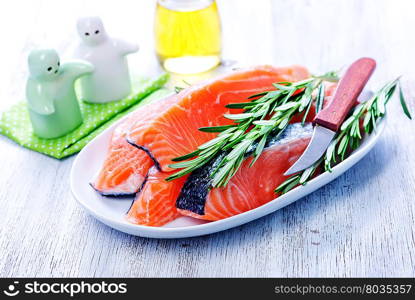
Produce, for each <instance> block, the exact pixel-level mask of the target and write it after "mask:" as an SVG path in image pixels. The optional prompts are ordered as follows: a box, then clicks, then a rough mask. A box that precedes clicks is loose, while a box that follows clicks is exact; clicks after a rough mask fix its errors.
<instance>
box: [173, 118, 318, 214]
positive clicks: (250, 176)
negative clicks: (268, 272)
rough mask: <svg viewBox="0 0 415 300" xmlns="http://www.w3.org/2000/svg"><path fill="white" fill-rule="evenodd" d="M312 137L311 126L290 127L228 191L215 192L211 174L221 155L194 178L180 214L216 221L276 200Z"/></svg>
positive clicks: (243, 170) (179, 203) (180, 205)
mask: <svg viewBox="0 0 415 300" xmlns="http://www.w3.org/2000/svg"><path fill="white" fill-rule="evenodd" d="M311 135H312V126H311V124H310V123H307V125H305V126H302V125H301V124H300V123H296V124H291V125H289V126H288V127H287V129H286V130H285V131H284V133H283V134H282V135H281V136H280V137H279V138H277V139H275V140H273V139H271V140H269V141H268V143H267V147H266V148H265V149H264V151H263V152H262V154H261V155H260V157H259V159H258V160H257V161H256V162H255V164H254V165H253V166H252V167H249V165H250V163H251V161H252V157H248V158H247V159H246V160H245V161H244V162H243V164H242V166H241V167H240V169H239V170H238V171H237V173H236V174H235V175H234V176H233V177H232V178H231V180H230V181H229V183H228V184H227V185H226V187H224V188H213V189H211V181H212V178H211V174H212V172H213V170H214V168H215V164H217V163H218V162H219V161H220V159H221V158H222V157H223V156H221V155H219V157H218V158H217V159H216V160H213V161H212V162H210V163H209V164H208V165H205V166H203V167H201V168H199V169H197V170H196V171H194V172H193V173H192V174H191V175H190V177H189V178H188V180H187V181H186V183H185V184H184V186H183V189H182V191H181V193H180V196H179V198H178V199H177V203H176V205H177V208H178V211H179V212H180V213H181V214H183V215H186V216H191V217H194V218H198V219H203V220H209V221H215V220H221V219H224V218H228V217H231V216H234V215H237V214H240V213H243V212H246V211H248V210H251V209H254V208H256V207H259V206H261V205H263V204H265V203H267V202H269V201H271V200H273V199H275V198H276V194H275V193H274V189H275V188H276V187H277V186H279V185H280V184H281V183H282V182H284V181H285V180H286V179H287V178H288V177H287V176H284V175H283V173H284V172H285V171H286V170H287V169H288V168H289V167H290V166H291V165H292V164H294V162H295V161H296V160H297V159H298V158H299V157H300V156H301V154H302V153H303V151H304V150H305V148H306V147H307V145H308V143H309V141H310V138H311ZM225 154H226V153H223V154H222V155H225Z"/></svg>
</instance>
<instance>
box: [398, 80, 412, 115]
mask: <svg viewBox="0 0 415 300" xmlns="http://www.w3.org/2000/svg"><path fill="white" fill-rule="evenodd" d="M399 101H400V102H401V106H402V109H403V112H404V113H405V115H406V116H407V117H408V118H409V119H410V120H412V116H411V113H410V112H409V109H408V106H407V105H406V101H405V97H404V96H403V93H402V87H401V85H399Z"/></svg>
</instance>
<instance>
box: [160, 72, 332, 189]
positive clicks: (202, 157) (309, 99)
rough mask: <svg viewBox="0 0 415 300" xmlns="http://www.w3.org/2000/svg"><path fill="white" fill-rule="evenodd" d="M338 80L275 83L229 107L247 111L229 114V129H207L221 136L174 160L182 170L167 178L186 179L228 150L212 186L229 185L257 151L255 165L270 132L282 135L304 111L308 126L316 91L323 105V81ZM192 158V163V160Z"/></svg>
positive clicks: (226, 127) (311, 79)
mask: <svg viewBox="0 0 415 300" xmlns="http://www.w3.org/2000/svg"><path fill="white" fill-rule="evenodd" d="M326 78H328V79H329V80H330V81H332V80H334V79H335V78H337V74H335V73H334V72H328V73H326V74H324V75H322V76H314V77H311V78H309V79H306V80H303V81H299V82H294V83H292V82H278V83H274V87H275V88H276V90H272V91H268V92H263V93H259V94H255V95H252V96H250V97H249V99H251V101H250V102H244V103H233V104H229V105H227V107H228V108H233V109H243V110H244V112H243V113H239V114H225V115H224V117H225V118H227V119H230V120H233V121H234V124H232V125H227V126H216V127H203V128H200V129H199V130H201V131H204V132H218V133H219V134H218V136H217V137H216V138H214V139H212V140H210V141H208V142H207V143H205V144H203V145H201V146H199V147H198V149H197V150H196V151H194V152H192V153H189V154H186V155H184V156H181V157H177V158H175V159H173V161H176V162H178V163H175V164H172V165H170V167H171V168H174V169H181V170H180V171H178V172H176V173H175V174H173V175H171V176H170V177H168V178H167V180H173V179H176V178H179V177H181V176H184V175H186V174H188V173H190V172H192V171H194V170H195V169H197V168H200V167H202V166H203V165H205V164H207V163H208V162H209V161H211V160H212V159H213V158H214V157H215V156H216V155H217V154H218V153H219V152H220V151H228V153H227V155H226V156H224V158H223V159H222V160H221V162H220V163H219V164H218V166H217V168H216V169H215V170H214V172H213V174H212V177H213V180H212V187H223V186H225V185H226V184H227V183H228V182H229V180H230V179H231V178H232V176H233V175H235V173H236V172H237V170H238V169H239V167H240V166H241V164H242V162H243V161H244V159H245V157H246V155H247V153H248V152H251V151H252V148H253V147H255V149H254V151H253V154H252V155H253V157H254V159H253V160H252V163H251V165H252V164H254V163H255V161H256V160H257V159H258V158H259V156H260V155H261V153H262V151H263V150H264V147H265V144H266V141H267V138H268V137H269V135H270V133H271V132H272V133H273V135H274V134H277V135H278V134H281V133H282V132H283V131H284V130H285V128H286V127H287V126H288V124H289V122H290V120H291V119H292V117H293V116H294V115H295V114H297V113H300V112H304V116H303V120H302V122H303V123H304V122H305V120H306V118H307V115H308V113H309V111H310V108H311V106H312V104H313V101H314V97H313V92H314V91H317V96H316V97H315V98H316V99H317V101H319V103H320V104H319V105H320V106H322V103H323V101H324V87H322V86H323V82H324V81H325V80H326ZM189 159H190V160H189Z"/></svg>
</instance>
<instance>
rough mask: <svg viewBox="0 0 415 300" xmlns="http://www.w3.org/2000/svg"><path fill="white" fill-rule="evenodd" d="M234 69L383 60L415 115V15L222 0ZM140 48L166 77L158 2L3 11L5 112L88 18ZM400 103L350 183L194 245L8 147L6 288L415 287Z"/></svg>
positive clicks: (4, 178)
mask: <svg viewBox="0 0 415 300" xmlns="http://www.w3.org/2000/svg"><path fill="white" fill-rule="evenodd" d="M218 1H219V6H220V9H221V15H222V20H223V32H224V58H225V59H232V60H237V61H238V62H239V63H241V64H256V63H271V64H275V65H287V64H293V63H297V64H304V65H306V66H307V67H309V68H310V70H312V71H313V72H315V73H318V72H320V71H326V70H331V69H335V68H338V67H341V66H344V65H346V64H348V63H350V62H351V61H352V60H354V59H356V58H358V57H360V56H372V57H374V58H375V59H377V61H378V69H377V71H376V74H375V75H374V77H373V80H372V81H371V85H372V87H374V88H376V87H379V86H380V85H381V84H382V83H384V82H385V81H386V80H390V79H392V78H394V77H396V76H398V75H403V77H402V79H403V84H404V88H405V92H406V94H407V96H408V99H409V102H410V104H409V105H410V107H411V108H412V110H413V111H414V112H415V104H414V102H413V97H414V96H415V87H414V84H415V77H414V75H415V72H414V66H415V64H414V60H415V58H414V57H415V34H414V31H413V30H414V28H415V17H414V13H415V6H414V5H413V3H414V2H413V1H410V0H408V1H403V0H401V1H395V0H393V1H392V0H390V1H386V0H383V1H382V0H355V1H351V0H336V1H335V0H331V1H330V0H296V1H294V0H285V1H283V0H275V1H271V0H268V1H267V0H256V1H241V0H239V1H236V0H232V1H231V0H221V1H220V0H218ZM88 14H98V15H101V16H102V17H103V18H104V21H105V23H106V25H107V28H108V31H110V32H111V33H113V34H114V35H118V36H123V37H127V38H128V39H130V40H133V41H134V40H136V41H137V42H138V43H140V45H141V50H140V52H139V54H137V55H135V57H134V58H133V59H132V60H131V62H132V64H131V66H132V68H133V69H134V71H135V72H137V73H143V74H153V73H155V72H157V71H159V70H158V69H157V63H156V61H155V59H154V55H153V48H152V47H153V46H152V44H153V42H152V22H153V15H154V1H152V0H145V1H144V0H142V1H134V0H132V1H55V0H50V1H19V0H18V1H7V2H6V1H4V2H2V3H1V4H0V37H1V39H2V43H1V44H2V45H1V48H0V109H5V108H7V107H8V106H9V105H10V104H12V103H13V102H15V101H18V100H19V99H22V98H23V86H24V83H25V78H26V76H27V68H26V57H27V54H28V51H30V50H31V49H33V48H34V47H38V46H39V47H40V46H42V47H43V46H53V47H55V48H57V49H58V50H59V51H60V53H63V54H64V55H65V54H66V53H67V52H68V49H69V47H70V45H71V40H73V39H75V38H76V34H75V28H74V22H75V19H76V17H77V16H80V15H88ZM396 100H397V99H394V101H392V103H390V105H389V108H388V109H389V120H388V126H387V129H386V131H385V134H384V136H383V137H382V138H381V140H380V142H379V144H378V145H377V146H376V147H375V148H374V150H373V151H372V152H371V153H370V154H369V155H368V156H367V157H366V158H365V159H364V160H363V161H361V162H360V163H358V164H357V165H356V166H355V167H353V168H352V169H351V170H349V171H348V172H346V173H345V174H344V175H343V176H341V177H340V178H339V179H337V180H335V181H334V182H332V183H330V184H328V185H327V186H325V187H323V188H322V189H320V190H318V191H316V192H315V193H313V194H311V195H309V196H308V197H306V198H304V199H302V200H300V201H298V202H297V203H295V204H293V205H290V206H288V207H286V208H284V209H282V210H280V211H278V212H276V213H274V214H272V215H269V216H267V217H264V218H262V219H260V220H257V221H254V222H252V223H250V224H247V225H244V226H241V227H239V228H235V229H232V230H228V231H226V232H222V233H218V234H213V235H210V236H204V237H199V238H191V239H183V240H151V239H146V238H139V237H134V236H129V235H127V234H123V233H120V232H117V231H115V230H112V229H111V228H108V227H106V226H105V225H102V224H101V223H99V222H97V221H96V220H95V219H94V218H92V217H91V216H89V215H87V214H86V213H85V212H84V211H83V210H82V209H81V208H80V206H78V205H77V204H76V203H75V201H74V200H73V199H72V196H71V192H70V190H69V183H68V181H69V178H68V176H69V171H70V168H71V164H72V162H73V157H72V158H69V159H65V160H62V161H58V160H55V159H51V158H49V157H46V156H43V155H41V154H37V153H35V152H31V151H29V150H26V149H23V148H21V147H18V146H16V145H15V144H14V143H13V142H11V141H9V140H7V139H6V138H4V137H0V153H1V156H0V170H1V171H0V172H1V173H0V276H6V277H7V276H128V277H152V276H156V277H199V276H206V277H216V276H223V277H235V276H241V277H256V276H300V277H305V276H336V277H337V276H339V277H343V276H374V277H378V276H415V219H414V215H415V188H414V182H415V171H414V170H415V160H414V150H413V149H414V146H415V121H413V122H411V121H408V120H407V119H405V118H404V117H403V114H402V113H401V110H400V107H399V105H398V101H396Z"/></svg>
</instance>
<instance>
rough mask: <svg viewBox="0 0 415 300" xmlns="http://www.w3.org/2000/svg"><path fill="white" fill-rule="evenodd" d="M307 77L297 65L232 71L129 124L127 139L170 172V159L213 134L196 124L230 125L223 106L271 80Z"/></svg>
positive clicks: (241, 99) (265, 87)
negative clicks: (129, 129)
mask: <svg viewBox="0 0 415 300" xmlns="http://www.w3.org/2000/svg"><path fill="white" fill-rule="evenodd" d="M308 77H309V73H308V71H307V69H305V68H304V67H301V66H292V67H285V68H274V67H271V66H259V67H254V68H250V69H245V70H240V71H235V72H232V73H230V74H227V75H224V76H221V77H218V78H215V79H213V80H210V81H207V82H205V83H202V84H198V85H195V86H192V87H190V88H187V89H185V90H183V91H182V92H180V93H179V94H177V101H176V102H175V103H174V104H173V105H172V106H170V107H169V108H168V109H166V110H164V111H161V112H159V113H158V114H157V116H156V117H154V118H151V119H150V118H149V119H147V120H146V121H145V122H143V121H142V120H138V121H137V122H136V123H135V124H133V126H132V127H131V131H130V132H129V134H128V137H127V139H128V141H129V142H130V143H131V144H134V145H136V146H137V147H140V148H142V149H143V150H145V151H147V152H148V153H149V155H150V156H151V157H152V158H153V159H154V160H155V161H156V162H158V164H159V166H160V168H161V170H163V171H172V169H171V168H169V167H168V165H169V164H171V163H172V161H171V159H172V158H174V157H178V156H182V155H185V154H187V153H190V152H192V151H194V150H195V149H196V148H197V147H198V146H199V145H201V144H203V143H205V142H207V141H208V140H210V139H212V138H214V137H215V136H216V134H214V133H205V132H201V131H199V130H198V129H199V128H200V127H205V126H219V125H226V124H232V121H231V120H228V119H226V118H224V117H223V114H225V113H230V112H231V111H230V109H227V108H226V107H225V105H227V104H229V103H235V102H244V101H249V100H248V99H247V98H248V97H249V96H251V95H253V94H256V93H259V92H264V91H268V90H272V89H274V87H273V86H272V83H274V82H281V81H298V80H302V79H305V78H308ZM232 113H237V110H232Z"/></svg>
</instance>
